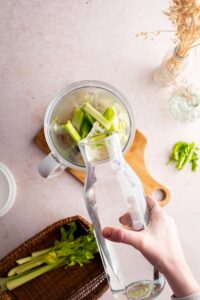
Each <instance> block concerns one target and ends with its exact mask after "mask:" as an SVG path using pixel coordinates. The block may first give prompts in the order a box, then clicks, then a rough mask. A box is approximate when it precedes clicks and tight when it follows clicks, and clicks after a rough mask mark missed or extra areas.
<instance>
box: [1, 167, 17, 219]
mask: <svg viewBox="0 0 200 300" xmlns="http://www.w3.org/2000/svg"><path fill="white" fill-rule="evenodd" d="M16 190H17V188H16V182H15V178H14V176H13V174H12V173H11V171H10V170H9V169H8V168H7V167H6V166H5V165H4V164H2V163H0V217H3V216H4V215H5V214H6V213H7V212H8V211H9V209H10V208H11V207H12V205H13V203H14V201H15V197H16Z"/></svg>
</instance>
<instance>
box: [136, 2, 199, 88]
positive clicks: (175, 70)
mask: <svg viewBox="0 0 200 300" xmlns="http://www.w3.org/2000/svg"><path fill="white" fill-rule="evenodd" d="M164 14H165V15H166V16H168V17H169V19H170V21H171V22H172V24H173V26H174V27H175V30H174V32H175V39H174V40H173V41H174V42H175V44H176V47H175V50H174V52H173V53H171V54H170V55H169V56H168V57H166V58H165V59H164V61H163V63H162V65H161V67H160V70H158V71H159V74H157V77H160V78H161V77H163V78H161V81H162V83H163V84H164V85H167V84H168V83H171V82H173V81H174V79H175V78H176V77H177V76H178V75H179V74H180V73H181V71H182V70H183V69H184V68H183V63H184V59H185V58H186V57H187V56H188V54H189V52H190V50H191V49H192V48H195V47H196V46H198V45H200V0H171V5H170V7H169V8H168V9H167V10H166V11H164ZM162 32H172V31H171V30H165V31H155V32H142V33H138V34H137V35H136V36H137V37H143V38H144V39H147V38H151V40H153V37H155V36H158V35H159V34H160V33H162ZM161 68H162V70H161ZM170 76H171V78H170ZM170 79H171V80H170ZM156 81H158V80H156ZM167 81H168V83H167ZM164 82H166V84H165V83H164Z"/></svg>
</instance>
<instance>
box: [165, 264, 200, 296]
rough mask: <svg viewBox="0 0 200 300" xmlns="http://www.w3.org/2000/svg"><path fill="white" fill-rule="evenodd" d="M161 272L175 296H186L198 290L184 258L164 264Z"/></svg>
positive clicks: (199, 287) (197, 285)
mask: <svg viewBox="0 0 200 300" xmlns="http://www.w3.org/2000/svg"><path fill="white" fill-rule="evenodd" d="M163 274H164V275H165V277H166V279H167V281H168V283H169V285H170V287H171V289H172V291H173V293H174V295H175V296H176V297H187V296H190V295H192V294H194V293H196V292H198V291H200V286H199V284H198V283H197V281H196V280H195V278H194V276H193V275H192V273H191V270H190V268H189V266H188V264H187V262H186V261H185V259H183V260H181V261H179V262H171V264H168V265H166V267H165V269H164V272H163Z"/></svg>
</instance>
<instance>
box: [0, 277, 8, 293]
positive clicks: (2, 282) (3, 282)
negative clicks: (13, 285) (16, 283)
mask: <svg viewBox="0 0 200 300" xmlns="http://www.w3.org/2000/svg"><path fill="white" fill-rule="evenodd" d="M8 280H9V278H7V277H4V278H0V291H1V292H4V291H6V290H7V282H8Z"/></svg>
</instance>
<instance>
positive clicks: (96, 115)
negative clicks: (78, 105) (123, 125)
mask: <svg viewBox="0 0 200 300" xmlns="http://www.w3.org/2000/svg"><path fill="white" fill-rule="evenodd" d="M84 111H86V112H87V113H89V114H90V115H91V116H92V117H93V118H94V119H95V120H96V121H98V122H99V123H100V124H101V125H102V126H103V127H105V128H106V129H107V130H109V128H110V125H111V124H110V122H109V121H108V120H106V118H104V116H103V115H102V114H100V112H98V111H97V110H96V109H95V108H94V107H93V106H92V105H90V104H89V103H86V104H85V106H84Z"/></svg>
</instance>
